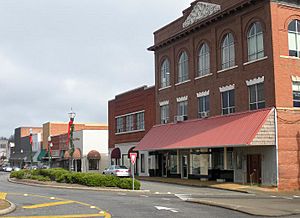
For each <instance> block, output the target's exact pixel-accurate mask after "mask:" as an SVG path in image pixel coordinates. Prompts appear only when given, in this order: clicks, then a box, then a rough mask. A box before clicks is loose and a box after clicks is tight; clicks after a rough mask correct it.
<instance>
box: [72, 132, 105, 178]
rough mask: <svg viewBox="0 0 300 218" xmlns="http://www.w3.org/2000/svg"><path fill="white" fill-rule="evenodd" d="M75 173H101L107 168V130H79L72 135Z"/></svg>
mask: <svg viewBox="0 0 300 218" xmlns="http://www.w3.org/2000/svg"><path fill="white" fill-rule="evenodd" d="M73 139H74V147H75V151H74V154H73V158H74V159H75V163H76V164H75V165H74V168H75V171H81V172H102V171H103V170H104V169H105V168H107V167H108V162H109V159H108V130H107V129H106V130H80V131H76V132H74V134H73Z"/></svg>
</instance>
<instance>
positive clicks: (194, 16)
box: [182, 2, 221, 28]
mask: <svg viewBox="0 0 300 218" xmlns="http://www.w3.org/2000/svg"><path fill="white" fill-rule="evenodd" d="M220 10H221V6H220V5H217V4H211V3H206V2H198V3H197V4H196V5H195V6H194V8H193V10H192V12H191V13H190V14H189V16H188V17H187V19H186V20H185V21H184V23H183V24H182V27H183V28H186V27H188V26H190V25H192V24H193V23H196V22H197V21H200V20H203V19H204V18H206V17H208V16H210V15H212V14H215V13H217V12H218V11H220Z"/></svg>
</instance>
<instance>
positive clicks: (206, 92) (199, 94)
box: [196, 90, 209, 98]
mask: <svg viewBox="0 0 300 218" xmlns="http://www.w3.org/2000/svg"><path fill="white" fill-rule="evenodd" d="M196 95H197V98H200V97H203V96H207V95H209V90H206V91H203V92H198V93H197V94H196Z"/></svg>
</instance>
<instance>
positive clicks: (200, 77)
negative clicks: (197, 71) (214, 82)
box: [195, 73, 212, 80]
mask: <svg viewBox="0 0 300 218" xmlns="http://www.w3.org/2000/svg"><path fill="white" fill-rule="evenodd" d="M211 75H212V73H209V74H206V75H203V76H198V77H196V78H195V80H198V79H202V78H204V77H208V76H211Z"/></svg>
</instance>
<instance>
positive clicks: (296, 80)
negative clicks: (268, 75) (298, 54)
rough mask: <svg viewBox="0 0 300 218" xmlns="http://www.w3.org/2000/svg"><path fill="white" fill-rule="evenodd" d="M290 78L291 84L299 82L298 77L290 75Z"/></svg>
mask: <svg viewBox="0 0 300 218" xmlns="http://www.w3.org/2000/svg"><path fill="white" fill-rule="evenodd" d="M291 77H292V81H293V82H300V76H294V75H292V76H291Z"/></svg>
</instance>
